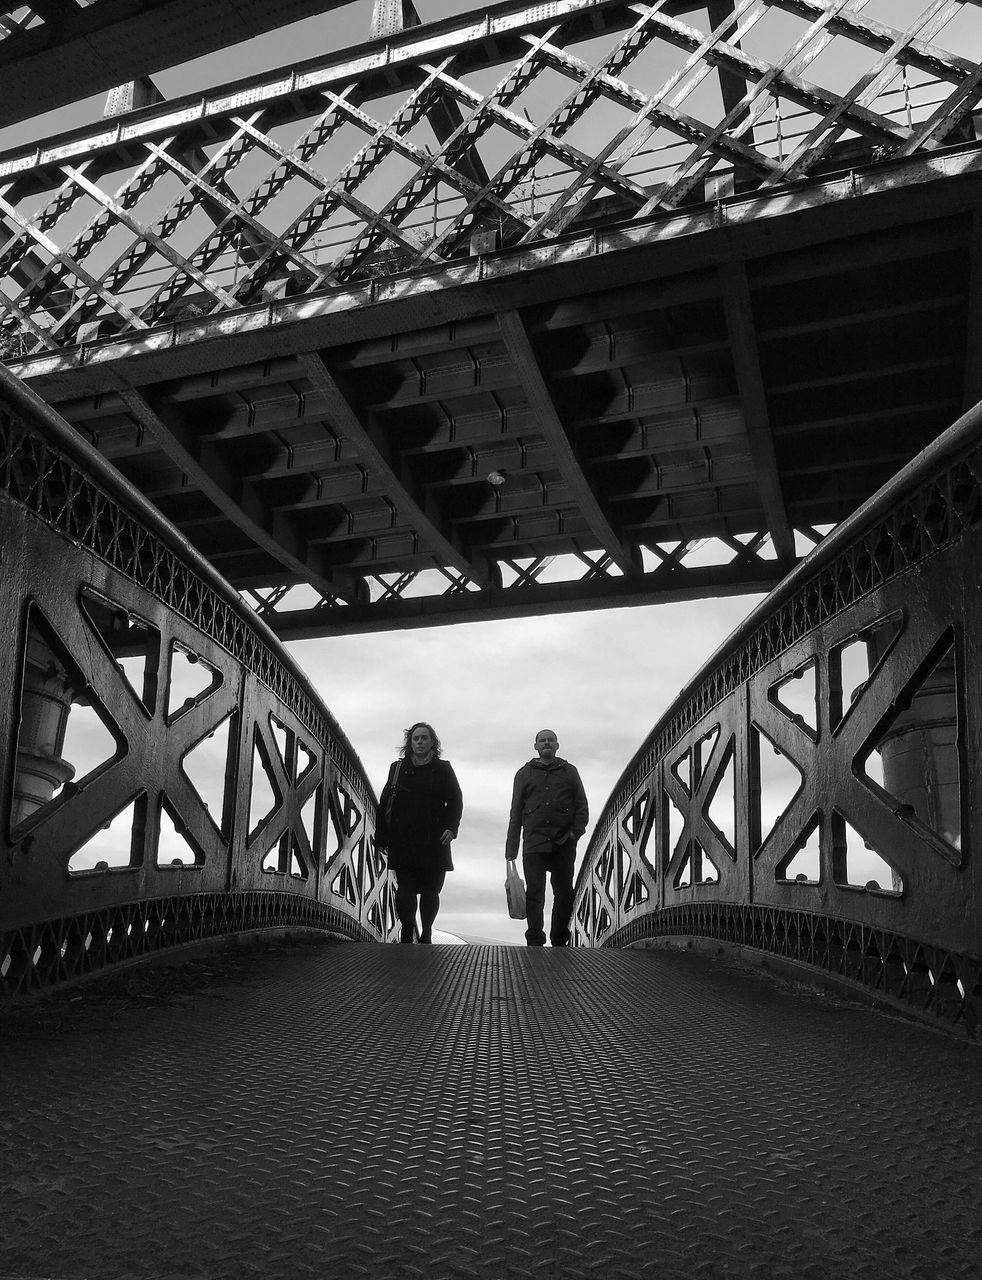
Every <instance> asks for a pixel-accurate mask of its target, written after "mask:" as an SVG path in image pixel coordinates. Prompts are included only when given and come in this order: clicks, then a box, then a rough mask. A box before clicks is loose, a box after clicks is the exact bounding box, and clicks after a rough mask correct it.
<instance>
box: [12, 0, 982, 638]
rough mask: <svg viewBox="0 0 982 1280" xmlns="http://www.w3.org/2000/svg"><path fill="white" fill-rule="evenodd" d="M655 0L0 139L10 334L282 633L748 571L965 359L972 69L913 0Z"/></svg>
mask: <svg viewBox="0 0 982 1280" xmlns="http://www.w3.org/2000/svg"><path fill="white" fill-rule="evenodd" d="M691 8H692V6H691V5H690V6H686V5H679V4H675V5H673V4H666V5H660V6H654V8H652V9H650V10H644V12H643V13H641V12H639V11H637V10H635V9H634V8H633V7H631V6H623V5H618V4H615V3H612V2H611V0H603V2H600V0H582V3H576V4H565V5H556V6H547V7H546V8H545V9H543V8H542V7H541V6H539V7H536V8H535V9H531V10H527V9H524V8H523V7H522V6H521V5H520V4H507V5H502V6H498V7H496V8H495V9H493V10H490V11H489V12H488V13H487V14H486V15H482V16H481V18H480V20H475V18H474V15H470V17H467V18H456V19H446V20H444V21H443V22H442V23H439V24H434V25H433V27H431V28H415V29H413V30H409V31H405V32H402V33H396V34H395V35H393V36H392V37H391V39H389V40H387V41H386V42H384V43H381V42H375V43H369V44H366V45H364V46H361V47H359V48H358V49H356V50H350V51H348V52H347V53H346V54H345V55H340V56H337V57H335V58H333V59H328V60H315V61H313V62H311V63H309V64H306V65H304V66H302V67H299V68H295V69H294V68H291V69H290V70H289V71H288V72H283V73H273V74H271V75H270V76H267V77H265V78H259V79H257V80H254V81H252V82H249V83H248V84H244V85H240V86H229V87H226V88H225V89H222V90H219V91H215V92H214V93H213V94H211V95H208V96H207V97H205V98H196V99H194V100H193V101H191V100H187V101H183V102H173V103H166V104H162V105H158V106H156V107H152V108H148V109H147V110H144V111H141V112H135V113H133V114H132V115H131V116H129V117H126V118H124V119H122V120H121V121H119V122H115V123H113V124H112V125H110V126H107V127H104V128H102V129H101V130H99V131H90V132H89V133H87V134H85V135H83V134H76V135H71V136H66V137H64V138H61V139H53V140H51V141H50V142H49V143H47V144H44V145H43V146H42V147H40V148H37V149H35V150H32V151H30V152H23V153H17V154H11V155H10V156H9V157H0V221H2V222H3V223H4V225H5V226H6V228H7V231H6V237H7V238H6V241H5V242H4V243H3V244H2V245H0V277H5V278H6V280H7V281H8V286H7V288H6V293H5V298H4V300H2V301H0V306H2V307H3V309H4V310H5V311H6V322H5V330H4V332H5V334H6V337H5V341H6V343H7V351H8V357H9V358H11V359H12V360H14V367H15V369H16V370H17V372H18V373H19V374H20V375H21V376H23V377H25V378H27V379H29V380H30V381H31V383H32V385H33V386H34V387H35V389H37V390H38V391H39V392H40V393H41V394H42V395H44V396H45V397H46V398H47V399H48V400H49V401H50V402H51V403H52V404H55V405H57V406H58V408H59V410H60V411H61V412H62V413H63V414H64V415H65V416H66V417H67V418H68V419H69V420H70V421H71V422H72V423H74V424H75V425H76V427H77V428H78V429H79V430H80V431H81V432H82V433H83V434H84V435H85V436H86V437H87V438H88V439H89V440H90V441H92V442H94V443H95V444H96V445H97V447H98V448H99V449H100V450H101V451H102V452H103V453H104V454H105V456H106V457H108V458H110V459H111V460H112V461H113V462H114V464H115V465H116V466H117V467H118V468H119V469H120V470H121V471H122V472H123V474H124V475H126V476H127V478H129V479H130V480H131V481H132V482H133V483H135V484H137V485H138V486H139V487H141V488H142V490H143V491H144V492H145V493H146V494H147V495H148V496H149V497H150V498H151V499H152V500H153V501H154V502H155V503H157V505H158V506H159V507H160V509H161V511H162V512H163V513H164V514H165V515H166V516H167V518H168V519H170V520H171V521H173V522H174V523H175V524H176V525H177V527H178V528H179V529H180V530H181V531H182V532H183V533H184V534H185V535H186V536H187V537H188V538H189V539H190V541H191V542H192V543H193V544H194V545H195V546H196V547H198V548H199V549H200V550H201V551H202V552H203V553H204V554H205V555H207V556H208V558H209V559H210V560H211V561H212V563H214V564H215V566H216V567H217V568H218V569H219V570H220V572H222V573H223V574H224V575H225V577H226V578H227V579H228V580H229V581H230V582H231V583H232V584H233V585H234V586H236V587H237V588H238V589H240V590H241V591H243V592H245V593H246V595H247V597H248V598H249V599H250V601H251V602H252V603H253V604H254V606H255V607H256V608H257V609H258V610H259V612H260V613H261V614H262V616H263V617H264V618H265V619H266V620H267V621H268V622H269V623H270V625H271V626H272V627H273V628H274V629H275V630H276V631H277V632H279V633H280V634H281V635H284V636H286V635H290V636H301V635H316V634H327V633H332V632H336V631H343V630H359V629H365V628H371V627H376V626H393V627H398V626H411V625H417V624H419V623H425V622H435V621H441V620H446V621H451V620H459V619H462V618H472V617H484V616H491V615H492V614H497V613H532V612H538V611H544V610H554V609H571V608H586V607H592V606H594V605H596V604H600V603H635V602H648V601H652V600H672V599H682V598H691V597H693V596H697V595H701V594H712V593H721V592H727V593H730V592H736V591H748V590H753V591H757V590H761V589H765V588H766V587H767V586H769V585H772V584H773V583H775V582H776V581H778V580H779V579H780V577H781V576H782V575H783V573H784V572H785V571H786V570H787V568H788V567H789V566H790V565H791V564H792V563H793V561H794V559H795V558H796V557H797V556H798V555H800V554H801V553H802V551H804V550H807V549H808V548H809V547H811V546H812V545H813V544H814V543H815V541H817V540H820V538H821V536H822V531H823V530H824V529H825V528H826V527H828V526H830V525H834V524H835V523H837V522H838V521H839V520H841V519H842V518H843V517H844V516H846V515H848V514H849V513H850V512H851V511H852V510H854V509H855V508H856V507H857V506H858V505H859V504H860V503H861V502H862V501H863V500H864V499H865V498H866V497H867V496H868V495H869V494H870V493H871V492H872V491H873V490H875V489H876V488H877V487H878V485H880V484H882V483H883V482H884V481H885V480H886V479H887V478H888V477H889V476H891V475H892V474H893V473H894V472H895V471H896V470H897V469H899V468H900V467H901V466H903V465H904V464H905V463H906V462H907V461H909V459H910V458H911V457H912V456H913V455H914V454H916V453H917V452H918V450H919V449H921V448H923V447H924V446H925V445H926V444H927V443H928V442H929V441H930V440H932V439H933V438H934V436H935V435H937V434H938V432H939V431H940V430H942V429H943V427H944V426H945V425H946V424H947V423H948V422H950V421H951V420H952V419H953V418H954V417H955V416H957V414H958V412H959V411H960V410H961V409H962V407H963V406H964V405H965V404H966V403H969V402H971V401H972V400H973V398H978V394H979V393H980V384H979V379H980V374H979V363H978V358H977V355H976V354H975V348H976V346H977V343H976V341H975V338H974V337H973V335H977V332H978V328H979V323H980V322H979V314H980V309H979V285H978V280H979V271H978V243H979V234H978V226H977V214H976V209H977V207H978V205H979V202H980V199H982V147H980V146H979V144H978V143H976V142H975V141H974V132H973V129H972V128H971V121H970V114H971V110H972V108H973V106H974V104H975V102H976V101H977V99H978V97H979V95H980V93H982V87H980V81H982V70H980V67H979V66H978V65H977V64H975V63H972V62H970V61H968V60H967V59H965V58H963V57H961V56H960V55H958V54H955V53H951V52H948V51H946V49H945V48H944V46H943V45H941V44H939V43H937V40H938V38H939V37H940V35H941V33H942V25H941V23H940V18H936V17H934V16H932V14H933V13H934V10H933V9H930V10H927V9H926V10H925V13H924V15H922V18H921V19H919V20H918V21H917V22H915V23H913V24H912V25H911V27H910V28H908V30H906V31H904V32H900V31H896V30H893V29H891V28H888V27H885V26H883V25H882V24H878V23H875V22H873V21H871V20H870V21H867V20H865V19H863V18H862V15H861V13H860V12H859V11H857V10H853V9H851V8H850V9H849V10H848V12H847V11H846V9H845V7H844V6H843V5H842V4H839V3H836V2H834V0H830V2H829V3H827V4H822V5H818V4H803V3H792V0H773V2H772V3H768V2H765V0H750V2H749V3H748V4H746V5H743V6H741V7H740V8H739V10H733V9H732V8H730V7H729V6H726V5H714V6H712V12H713V15H714V16H713V21H715V22H716V24H717V25H716V27H715V29H713V30H711V31H701V30H699V29H698V28H697V27H695V26H693V25H691V23H692V22H695V21H697V18H696V17H695V16H693V15H691V14H689V13H688V12H687V11H688V10H689V9H691ZM949 8H952V6H949ZM954 8H958V6H957V5H955V6H954ZM775 15H783V16H784V19H785V20H786V19H787V17H788V15H795V18H796V21H797V22H798V23H799V24H800V26H799V27H797V28H796V30H797V31H798V32H799V35H798V38H797V39H796V40H794V41H792V42H791V43H790V44H789V46H788V48H787V52H786V53H785V55H784V56H783V58H781V59H778V60H776V61H775V62H774V63H771V64H768V63H764V62H761V61H760V60H759V59H756V58H755V57H754V56H752V55H751V54H750V53H748V52H747V49H748V48H749V47H753V41H752V40H751V38H750V37H751V35H752V34H753V35H755V36H759V35H760V34H761V33H762V32H764V33H765V34H766V31H767V30H768V29H769V27H768V24H769V23H771V22H772V19H773V18H774V16H775ZM833 38H836V39H839V40H840V41H850V42H852V44H853V45H854V46H855V48H856V49H857V50H861V51H862V53H863V56H864V58H865V59H866V60H867V70H866V72H865V73H864V78H863V77H861V78H860V80H858V81H857V83H856V85H854V86H853V88H852V89H851V90H850V91H849V92H846V93H843V92H842V91H841V89H840V90H833V89H832V88H822V87H821V86H819V85H817V84H816V83H814V80H813V79H806V78H805V74H804V73H805V71H806V70H808V72H809V75H810V76H813V77H814V78H815V79H817V78H820V77H818V70H817V69H818V67H819V65H821V64H820V55H821V53H822V52H823V51H824V50H825V49H826V48H827V46H828V45H829V43H830V41H831V40H832V39H833ZM586 40H590V41H591V57H592V58H593V62H592V63H587V62H586V61H584V60H582V59H581V57H580V55H579V53H578V49H581V48H582V46H583V42H584V41H586ZM598 49H599V52H598ZM646 51H647V52H648V53H652V52H653V51H657V53H658V55H659V57H662V56H664V57H668V56H669V55H670V56H671V57H673V58H675V64H674V65H675V72H674V78H672V77H670V81H669V87H668V88H666V87H665V83H666V82H665V81H664V79H663V78H662V79H660V80H657V85H658V87H652V86H648V87H644V77H643V75H642V74H641V68H642V67H643V66H644V64H643V63H642V62H639V61H638V60H639V59H640V58H641V57H642V55H643V54H644V53H645V52H646ZM722 70H725V77H723V76H722ZM659 71H660V73H663V72H664V67H663V66H661V64H659ZM717 73H720V75H721V78H720V80H719V86H718V95H719V97H718V102H717V104H716V107H715V112H716V114H715V115H714V114H713V111H712V110H711V109H710V106H711V104H710V101H709V99H710V98H711V96H712V95H711V94H710V95H709V97H708V98H707V99H706V100H705V101H704V102H703V107H702V108H700V110H701V111H702V115H703V117H705V118H702V117H698V118H697V116H696V115H695V113H694V107H693V105H692V102H687V98H688V96H689V95H692V94H696V93H697V92H698V93H699V94H706V93H708V88H709V85H710V78H711V77H715V76H717ZM915 73H916V77H920V80H919V83H920V84H921V89H922V90H923V92H920V90H919V92H920V96H919V97H918V96H916V95H915V96H911V91H910V86H909V79H910V77H911V76H915ZM647 74H649V75H651V76H652V78H653V85H654V84H655V78H654V77H655V73H654V72H653V71H649V72H647ZM929 77H933V79H930V80H929ZM921 82H923V83H921ZM898 85H899V86H900V87H899V88H898ZM489 86H490V87H489ZM557 86H559V87H557ZM740 86H742V88H740ZM904 86H906V87H904ZM925 86H928V87H925ZM547 87H550V92H551V93H552V97H551V99H550V100H548V101H547V100H546V99H545V97H544V96H542V95H545V94H546V89H547ZM738 88H739V92H738V91H737V90H738ZM896 93H900V99H899V100H898V102H899V101H901V100H902V102H903V106H904V109H903V111H899V109H898V105H897V104H896V103H894V102H893V99H892V98H891V96H890V95H891V94H896ZM932 95H933V96H932ZM380 99H384V109H382V108H379V109H378V110H376V107H375V105H374V104H375V103H376V102H377V101H378V100H380ZM394 100H395V101H396V103H397V105H396V107H395V110H394V112H393V101H394ZM683 104H686V111H685V112H683V110H682V106H683ZM782 104H783V105H782ZM792 110H793V111H794V112H797V113H798V114H797V116H796V117H795V118H796V119H797V120H798V123H797V125H796V126H795V128H796V129H797V133H796V134H794V133H789V132H788V130H789V129H790V128H791V125H790V119H791V117H790V116H788V115H782V112H788V111H792ZM598 113H599V114H598ZM588 117H589V118H590V120H591V122H592V123H591V126H590V129H588V130H586V131H584V126H585V122H586V120H587V118H588ZM782 130H783V132H782ZM605 137H606V138H607V141H604V138H605ZM652 148H654V149H655V150H654V151H652ZM656 154H657V155H658V156H660V157H661V158H660V159H659V160H658V161H657V163H658V164H659V165H660V166H661V168H660V169H658V170H657V173H655V174H654V175H653V174H652V173H649V172H647V171H646V170H644V166H643V165H641V160H642V159H644V164H649V163H655V161H654V160H652V156H653V155H656ZM645 157H646V158H645ZM639 165H640V167H639ZM843 169H845V171H844V172H843ZM121 174H122V176H123V184H122V186H120V185H119V183H120V176H121Z"/></svg>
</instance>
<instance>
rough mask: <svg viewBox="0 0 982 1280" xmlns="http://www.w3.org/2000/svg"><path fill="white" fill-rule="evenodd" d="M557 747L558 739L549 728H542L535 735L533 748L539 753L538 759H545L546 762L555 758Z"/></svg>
mask: <svg viewBox="0 0 982 1280" xmlns="http://www.w3.org/2000/svg"><path fill="white" fill-rule="evenodd" d="M558 747H559V739H558V738H557V737H556V735H555V734H554V733H553V731H552V730H551V729H543V730H542V732H541V733H537V734H536V735H535V749H536V751H537V752H538V753H539V759H540V760H545V762H546V763H547V764H548V763H549V762H550V761H551V760H555V758H556V751H557V749H558Z"/></svg>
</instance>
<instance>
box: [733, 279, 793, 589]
mask: <svg viewBox="0 0 982 1280" xmlns="http://www.w3.org/2000/svg"><path fill="white" fill-rule="evenodd" d="M720 284H721V286H722V291H723V306H724V308H725V310H726V324H727V329H728V330H729V335H730V345H731V348H732V351H733V364H734V368H735V369H736V376H737V383H738V385H739V388H740V400H741V403H742V405H743V412H744V420H745V423H746V431H747V441H748V443H749V445H750V454H751V457H752V458H753V461H754V471H755V474H756V477H757V484H758V486H759V488H760V496H761V500H762V502H763V505H764V512H765V514H766V517H767V525H768V528H769V529H770V531H771V537H772V539H773V541H774V550H775V551H776V552H777V555H778V558H779V559H780V560H781V561H782V562H783V563H785V564H790V563H792V562H793V560H794V534H793V532H792V529H791V523H790V521H789V520H788V511H787V504H786V503H785V501H784V496H783V494H782V493H781V477H780V472H779V470H778V465H777V458H776V457H775V454H774V441H773V438H772V436H771V426H770V420H769V417H768V412H767V396H766V393H765V391H764V381H763V378H762V377H761V372H760V359H759V356H758V353H757V337H756V326H755V323H754V313H753V303H752V301H751V298H750V287H749V285H748V283H747V273H746V270H745V269H743V268H742V267H740V266H738V265H737V264H735V263H727V264H726V265H725V266H722V267H720Z"/></svg>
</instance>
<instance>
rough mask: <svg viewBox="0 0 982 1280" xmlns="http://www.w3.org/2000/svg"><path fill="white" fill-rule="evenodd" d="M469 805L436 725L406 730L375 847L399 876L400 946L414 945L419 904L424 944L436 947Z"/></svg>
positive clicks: (384, 791) (380, 815)
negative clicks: (454, 850) (454, 844)
mask: <svg viewBox="0 0 982 1280" xmlns="http://www.w3.org/2000/svg"><path fill="white" fill-rule="evenodd" d="M463 807H464V802H463V797H462V795H461V791H460V785H459V783H458V782H457V776H456V774H455V773H454V771H453V766H452V765H451V764H450V762H449V761H448V760H441V758H440V739H439V738H438V737H437V736H436V731H435V730H434V728H433V726H432V725H429V724H425V723H424V722H423V721H418V722H417V723H416V724H414V725H410V727H409V728H408V729H407V730H406V735H405V739H404V741H403V744H402V749H401V751H400V753H399V758H398V759H397V760H394V761H393V762H392V764H391V765H390V766H389V776H388V778H387V779H386V783H385V786H384V787H383V788H382V794H381V796H380V797H379V810H378V821H377V824H376V832H375V843H376V848H377V849H378V850H379V851H380V852H384V853H385V854H386V855H387V858H388V864H389V868H390V870H392V871H394V872H395V875H396V913H397V915H398V916H399V925H400V939H399V940H400V942H412V941H413V935H414V933H415V928H416V907H417V902H418V904H419V940H420V942H432V941H433V921H434V920H435V919H436V917H437V912H438V911H439V910H440V893H441V891H442V889H443V882H444V880H445V879H446V875H447V872H448V871H452V870H453V859H452V858H451V856H450V844H451V841H453V840H455V839H456V838H457V830H458V828H459V826H460V817H461V814H462V812H463Z"/></svg>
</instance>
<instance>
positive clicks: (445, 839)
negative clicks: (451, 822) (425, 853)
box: [440, 831, 453, 844]
mask: <svg viewBox="0 0 982 1280" xmlns="http://www.w3.org/2000/svg"><path fill="white" fill-rule="evenodd" d="M452 839H453V832H452V831H444V833H443V835H442V836H441V837H440V843H441V844H449V843H450V841H451V840H452Z"/></svg>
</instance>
